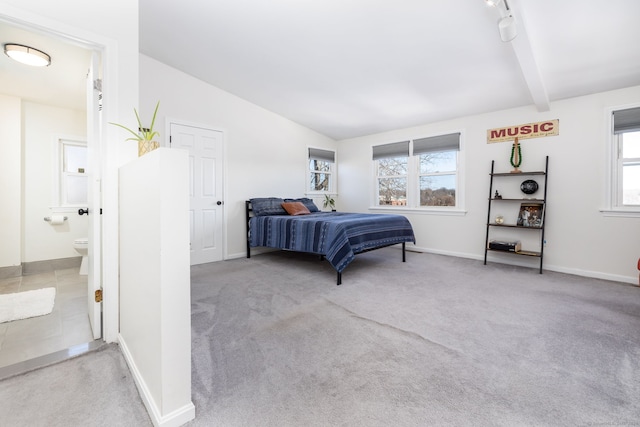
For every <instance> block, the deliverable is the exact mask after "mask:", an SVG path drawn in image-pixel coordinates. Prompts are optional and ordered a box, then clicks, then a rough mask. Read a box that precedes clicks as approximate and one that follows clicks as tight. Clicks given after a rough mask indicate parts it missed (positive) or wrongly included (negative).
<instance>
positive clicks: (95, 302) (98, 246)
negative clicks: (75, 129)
mask: <svg viewBox="0 0 640 427" xmlns="http://www.w3.org/2000/svg"><path fill="white" fill-rule="evenodd" d="M101 96H102V81H101V79H100V54H99V53H98V52H96V51H94V52H92V54H91V64H89V73H88V74H87V147H88V153H89V180H88V187H89V188H88V191H87V202H88V203H87V205H88V210H89V212H88V215H89V224H88V238H89V258H88V259H89V274H88V277H87V281H88V283H87V309H88V313H89V323H90V324H91V331H92V333H93V339H99V338H102V216H101V212H102V165H101V163H102V155H101V153H102V150H101V147H102V132H100V129H101V128H102V123H101V117H102V114H101V111H100V110H101V108H100V98H101ZM98 292H100V298H99V299H98V298H97V295H96V294H97V293H98Z"/></svg>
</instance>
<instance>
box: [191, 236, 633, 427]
mask: <svg viewBox="0 0 640 427" xmlns="http://www.w3.org/2000/svg"><path fill="white" fill-rule="evenodd" d="M192 301H193V309H192V313H193V314H192V330H193V337H192V338H193V390H194V393H193V401H194V404H195V406H196V414H197V418H196V420H195V421H194V422H192V423H191V425H194V426H207V425H217V426H390V425H394V426H579V425H608V426H618V425H619V426H622V425H640V398H639V396H640V289H638V288H637V287H633V286H631V285H625V284H619V283H612V282H606V281H601V280H594V279H585V278H580V277H573V276H569V275H564V274H557V273H550V272H545V274H543V275H539V274H537V271H536V270H533V269H524V268H517V267H509V266H505V265H500V264H490V265H487V266H484V265H482V263H481V262H478V261H473V260H465V259H457V258H451V257H444V256H436V255H427V254H415V253H408V262H407V263H405V264H403V263H401V262H400V252H399V250H397V249H394V248H389V249H384V250H380V251H375V252H370V253H367V254H362V255H360V256H359V257H358V258H356V261H355V262H354V263H353V264H352V265H350V266H349V267H348V268H347V270H345V272H344V276H343V285H341V286H339V287H338V286H335V277H334V273H333V272H332V270H331V269H330V267H329V265H328V263H327V262H320V261H318V260H317V258H316V257H313V256H307V255H300V254H291V253H284V252H278V253H270V254H264V255H260V256H255V257H253V258H251V259H248V260H247V259H241V260H233V261H226V262H221V263H216V264H209V265H203V266H199V267H194V268H193V270H192Z"/></svg>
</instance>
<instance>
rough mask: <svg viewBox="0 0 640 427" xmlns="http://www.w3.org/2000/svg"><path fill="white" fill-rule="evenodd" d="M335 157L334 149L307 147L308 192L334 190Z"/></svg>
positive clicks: (328, 191) (330, 191)
mask: <svg viewBox="0 0 640 427" xmlns="http://www.w3.org/2000/svg"><path fill="white" fill-rule="evenodd" d="M335 157H336V154H335V152H334V151H330V150H322V149H319V148H309V173H308V177H309V184H308V186H307V189H308V191H309V192H311V193H333V192H335V188H336V185H335V182H334V181H335Z"/></svg>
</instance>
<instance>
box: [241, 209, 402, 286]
mask: <svg viewBox="0 0 640 427" xmlns="http://www.w3.org/2000/svg"><path fill="white" fill-rule="evenodd" d="M251 212H253V210H252V209H251V201H249V200H245V215H246V222H245V224H246V226H247V258H251V245H250V241H249V220H250V219H251ZM394 245H397V243H391V244H388V245H382V246H376V247H375V248H369V249H365V250H362V251H360V252H357V253H355V255H358V254H362V253H365V252H370V251H375V250H376V249H382V248H386V247H387V246H394ZM304 253H309V252H304ZM315 255H319V256H320V259H321V260H323V259H324V255H323V254H315ZM402 262H407V253H406V242H402ZM337 273H338V277H337V283H336V285H341V284H342V272H340V271H337Z"/></svg>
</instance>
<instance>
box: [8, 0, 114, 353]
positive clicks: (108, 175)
mask: <svg viewBox="0 0 640 427" xmlns="http://www.w3.org/2000/svg"><path fill="white" fill-rule="evenodd" d="M0 19H1V20H3V21H6V22H9V23H11V24H16V25H20V26H23V27H24V28H27V29H36V30H37V31H40V32H44V33H46V34H49V35H51V37H58V38H63V39H67V40H69V41H71V42H73V43H79V44H81V45H83V46H84V47H86V48H87V49H95V50H97V51H99V52H100V54H101V59H102V63H101V68H102V73H103V76H104V77H103V82H105V81H106V82H107V84H105V85H104V86H103V101H102V105H103V112H102V116H103V117H102V120H103V122H104V123H108V122H117V121H118V117H119V116H118V105H119V104H118V86H117V85H116V84H109V82H111V81H116V80H117V76H118V70H119V68H118V58H119V56H118V41H117V40H116V39H113V38H110V37H106V36H103V35H100V34H97V33H94V32H92V31H89V30H86V29H83V28H80V27H75V26H73V25H69V24H67V23H64V22H58V21H55V20H52V19H50V18H48V17H46V16H43V15H39V14H36V13H34V12H32V11H30V10H26V9H21V8H18V7H14V6H10V5H3V7H2V12H0ZM115 132H116V131H115V130H109V131H107V130H106V128H105V127H103V128H101V129H100V134H101V136H102V137H103V141H104V140H106V138H105V136H111V135H112V134H115ZM109 145H110V144H102V147H101V155H102V159H101V165H102V207H103V208H104V209H105V210H106V211H107V212H108V211H109V210H111V212H112V214H111V215H110V216H108V217H107V216H105V217H103V218H102V229H103V236H104V239H103V240H102V247H101V255H102V260H101V261H102V263H101V266H102V287H103V289H104V303H103V339H104V340H105V341H107V342H116V341H117V339H118V333H119V300H120V297H119V278H118V271H119V259H118V238H117V236H118V214H117V211H118V169H117V168H118V166H119V164H120V161H121V160H120V158H119V155H118V149H117V148H115V147H113V146H109ZM114 236H115V237H114Z"/></svg>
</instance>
